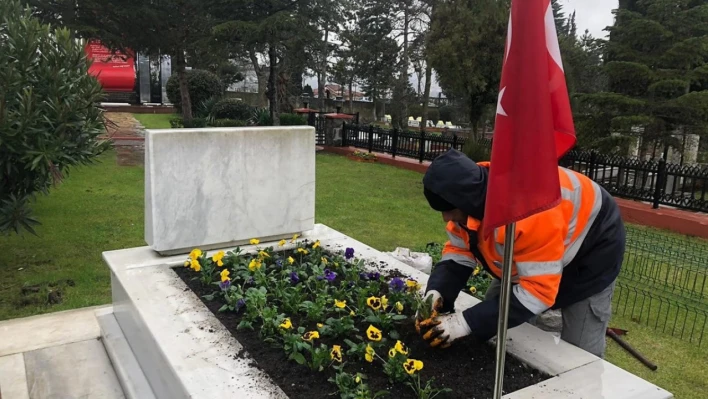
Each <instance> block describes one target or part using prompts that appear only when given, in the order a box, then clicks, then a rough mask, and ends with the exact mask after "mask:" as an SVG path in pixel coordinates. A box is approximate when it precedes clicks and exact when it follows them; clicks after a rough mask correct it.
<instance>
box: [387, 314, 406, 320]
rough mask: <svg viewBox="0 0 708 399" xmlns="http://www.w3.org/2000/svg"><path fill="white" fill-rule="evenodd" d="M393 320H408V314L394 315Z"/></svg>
mask: <svg viewBox="0 0 708 399" xmlns="http://www.w3.org/2000/svg"><path fill="white" fill-rule="evenodd" d="M391 318H392V319H393V320H396V321H399V320H406V319H408V316H406V315H404V314H395V315H393V317H391Z"/></svg>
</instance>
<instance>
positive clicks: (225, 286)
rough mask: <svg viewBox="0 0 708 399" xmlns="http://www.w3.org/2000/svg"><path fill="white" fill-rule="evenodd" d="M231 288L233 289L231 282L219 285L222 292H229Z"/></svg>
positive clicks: (223, 282) (227, 281)
mask: <svg viewBox="0 0 708 399" xmlns="http://www.w3.org/2000/svg"><path fill="white" fill-rule="evenodd" d="M229 287H231V280H226V281H222V282H220V283H219V288H221V290H222V291H226V290H228V289H229Z"/></svg>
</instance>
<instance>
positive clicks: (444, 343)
mask: <svg viewBox="0 0 708 399" xmlns="http://www.w3.org/2000/svg"><path fill="white" fill-rule="evenodd" d="M420 326H421V327H423V328H429V330H428V331H427V332H426V333H425V334H423V339H424V340H426V341H428V342H429V343H430V346H432V347H433V348H435V347H438V346H439V347H441V348H447V347H449V346H450V345H452V343H453V342H454V341H456V340H458V339H460V338H462V337H466V336H468V335H470V334H471V333H472V330H470V326H469V325H468V324H467V321H466V320H465V317H464V316H463V315H462V312H456V313H448V314H444V315H439V316H436V317H433V318H431V319H429V320H425V321H423V322H421V323H420Z"/></svg>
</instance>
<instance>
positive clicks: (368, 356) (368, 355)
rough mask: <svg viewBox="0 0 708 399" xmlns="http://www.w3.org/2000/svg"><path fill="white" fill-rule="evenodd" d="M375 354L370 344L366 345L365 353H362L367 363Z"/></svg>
mask: <svg viewBox="0 0 708 399" xmlns="http://www.w3.org/2000/svg"><path fill="white" fill-rule="evenodd" d="M375 354H376V352H375V351H374V348H372V347H371V345H366V354H365V355H364V358H365V359H366V361H367V362H369V363H371V362H373V361H374V355H375Z"/></svg>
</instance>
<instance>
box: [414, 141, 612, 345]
mask: <svg viewBox="0 0 708 399" xmlns="http://www.w3.org/2000/svg"><path fill="white" fill-rule="evenodd" d="M488 176H489V170H488V169H487V168H486V167H483V166H480V165H478V164H477V163H475V162H474V161H472V160H471V159H469V158H468V157H467V156H466V155H465V154H463V153H462V152H460V151H457V150H454V149H451V150H449V151H447V152H446V153H445V154H443V155H441V156H439V157H437V158H436V159H435V160H434V161H433V163H432V164H431V165H430V167H429V168H428V170H427V172H426V174H425V176H424V177H423V186H424V195H425V196H426V198H427V199H428V202H429V204H430V206H431V207H432V208H433V209H435V210H437V211H446V210H451V209H455V208H457V209H460V210H462V211H463V212H465V213H466V214H467V215H469V216H471V217H473V218H475V219H477V220H483V219H484V206H485V199H486V195H487V183H488ZM601 193H602V207H601V208H600V211H599V213H598V215H597V217H596V219H595V221H594V222H593V224H592V226H591V228H590V231H589V232H588V235H587V236H586V238H585V240H584V241H583V244H582V245H581V247H580V249H579V251H578V253H577V255H576V256H575V258H574V259H573V261H571V262H570V263H569V264H568V265H566V267H565V268H564V269H563V275H562V277H561V283H560V287H559V290H558V295H557V296H556V302H555V304H554V305H553V306H552V309H560V308H563V307H565V306H568V305H570V304H573V303H575V302H578V301H580V300H583V299H586V298H588V297H590V296H592V295H595V294H597V293H599V292H601V291H602V290H604V289H605V288H607V287H608V286H609V285H610V284H612V282H614V280H615V279H616V277H617V275H618V274H619V270H620V267H621V264H622V259H623V257H624V249H625V230H624V225H623V223H622V219H621V217H620V213H619V208H618V207H617V204H616V202H615V201H614V199H613V198H612V196H610V195H609V193H607V191H605V190H604V189H602V188H601ZM461 227H462V228H464V229H465V230H466V231H467V233H468V235H469V238H470V247H471V248H470V252H472V254H473V255H474V256H475V258H477V259H478V261H479V262H480V263H481V264H482V266H483V267H484V268H485V269H486V270H487V271H488V272H489V273H490V274H491V275H492V276H494V277H495V278H496V276H495V275H494V274H493V273H491V271H490V269H489V267H488V266H487V265H486V261H485V260H484V258H483V256H481V253H480V251H479V250H478V249H477V248H476V246H477V242H478V241H477V232H476V231H470V230H469V229H467V228H466V226H461ZM473 271H474V270H473V269H472V268H470V267H467V266H463V265H460V264H458V263H456V262H454V261H452V260H445V261H442V262H439V263H438V264H436V265H435V268H434V270H433V272H432V274H431V275H430V278H429V279H428V284H427V287H426V291H430V290H436V291H438V292H440V294H441V295H442V297H443V311H444V312H449V311H452V310H453V307H454V302H455V300H456V299H457V296H458V295H459V293H460V290H462V289H464V288H465V286H466V284H467V280H468V279H469V278H470V276H471V274H472V272H473ZM463 315H464V317H465V320H466V321H467V323H468V324H469V326H470V329H471V330H472V335H473V336H475V337H476V338H478V339H480V340H482V341H486V340H488V339H490V338H492V337H493V336H494V335H496V330H497V320H498V317H499V297H498V296H496V297H494V298H490V299H485V300H484V301H482V302H481V303H479V304H477V305H475V306H473V307H471V308H469V309H465V310H464V311H463ZM533 316H534V314H533V313H532V312H531V311H529V310H528V309H527V308H526V307H525V306H524V305H523V304H522V303H521V302H520V301H519V300H518V299H517V298H516V296H515V295H513V294H512V295H511V301H510V305H509V328H513V327H516V326H518V325H520V324H522V323H524V322H526V321H528V320H530V319H531V318H532V317H533Z"/></svg>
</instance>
